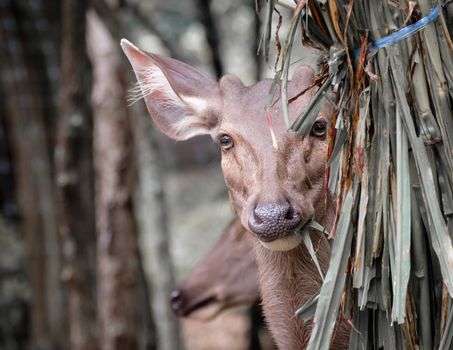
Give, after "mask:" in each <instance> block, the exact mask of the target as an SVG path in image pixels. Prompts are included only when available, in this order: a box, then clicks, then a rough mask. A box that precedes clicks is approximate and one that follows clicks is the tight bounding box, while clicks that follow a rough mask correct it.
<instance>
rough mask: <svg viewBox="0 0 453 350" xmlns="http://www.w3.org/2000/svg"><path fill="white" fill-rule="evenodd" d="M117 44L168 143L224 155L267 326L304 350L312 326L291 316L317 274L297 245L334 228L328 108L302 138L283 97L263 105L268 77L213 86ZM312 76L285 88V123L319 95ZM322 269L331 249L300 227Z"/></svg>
mask: <svg viewBox="0 0 453 350" xmlns="http://www.w3.org/2000/svg"><path fill="white" fill-rule="evenodd" d="M121 46H122V48H123V51H124V52H125V54H126V56H127V58H128V59H129V61H130V63H131V65H132V68H133V70H134V72H135V75H136V77H137V81H138V87H139V91H140V95H141V96H140V97H141V98H143V99H144V101H145V104H146V106H147V109H148V112H149V114H150V116H151V118H152V119H153V120H154V122H155V124H156V125H157V126H158V128H159V129H160V130H161V131H162V132H163V133H164V134H166V135H167V136H169V137H170V138H172V139H174V140H177V141H183V140H187V139H189V138H191V137H195V136H197V135H210V136H211V137H212V139H213V141H214V142H215V143H217V144H218V145H219V147H220V150H221V169H222V172H223V176H224V180H225V183H226V186H227V189H228V194H229V198H230V202H231V205H232V207H233V209H234V211H235V212H236V215H237V217H238V218H239V220H240V222H241V224H242V226H243V227H244V228H245V229H246V230H247V231H248V233H250V236H251V237H252V238H253V250H254V252H255V257H256V262H257V267H258V279H259V287H260V291H261V297H262V307H263V312H264V316H265V319H266V322H267V325H268V328H269V330H270V332H271V334H272V337H273V338H274V341H275V343H276V344H277V347H278V348H279V349H282V350H286V349H288V350H293V349H305V348H306V347H307V346H308V341H309V338H310V334H311V331H312V326H313V325H312V322H311V321H307V322H305V321H304V320H302V319H300V318H298V317H296V316H294V313H295V311H296V310H297V309H298V308H299V307H300V306H301V305H303V304H304V303H305V302H306V301H307V300H308V299H309V298H310V297H311V296H313V295H314V294H315V293H316V292H317V291H318V290H319V289H320V286H321V284H322V278H321V276H320V274H319V272H318V270H317V267H316V266H315V264H314V262H313V261H312V259H311V256H310V254H309V252H308V250H307V248H306V247H305V245H304V244H302V240H303V239H302V236H301V234H300V231H301V230H302V229H303V228H304V226H305V225H306V224H307V223H308V222H309V221H310V220H312V219H313V220H316V221H317V222H320V223H324V226H325V227H326V228H327V230H329V229H331V228H332V226H333V222H334V217H335V205H334V200H335V199H334V198H331V197H330V195H329V194H328V193H327V192H326V189H325V185H324V179H325V169H326V162H327V151H328V138H327V135H328V133H329V130H330V120H331V118H332V115H333V107H332V106H331V105H330V104H329V103H327V102H326V103H325V105H324V106H323V107H322V108H321V110H320V112H319V114H318V116H317V119H316V120H315V122H314V123H313V126H312V128H311V131H310V133H309V135H308V136H306V137H301V135H300V134H298V133H296V132H292V131H288V130H287V127H286V123H285V122H284V118H283V111H282V103H281V93H277V94H276V97H275V98H274V99H275V101H274V102H273V104H272V105H271V106H270V107H269V108H267V109H266V105H267V103H266V101H267V98H268V95H269V91H270V89H271V86H272V81H271V80H269V79H267V80H266V79H265V80H262V81H259V82H258V83H256V84H254V85H252V86H245V85H244V84H243V83H242V82H241V80H240V79H239V78H238V77H236V76H234V75H232V74H227V75H225V76H223V77H222V78H221V79H220V80H219V81H216V80H214V79H211V78H209V77H208V76H207V75H205V74H204V73H202V72H200V71H199V70H197V69H196V68H193V67H191V66H189V65H187V64H185V63H183V62H180V61H178V60H175V59H172V58H169V57H164V56H161V55H157V54H152V53H147V52H145V51H142V50H140V49H139V48H137V47H136V46H135V45H133V44H132V43H130V42H129V41H127V40H125V39H123V40H122V41H121ZM314 80H315V72H314V71H313V70H312V69H311V68H309V67H304V66H302V67H298V68H297V69H296V71H295V72H294V74H293V77H292V79H291V81H289V82H288V86H287V92H288V97H290V98H289V99H288V101H291V103H289V105H288V109H289V112H288V114H289V119H290V122H294V120H295V119H296V118H297V116H298V115H299V114H300V113H301V112H302V111H303V110H304V108H305V107H306V106H307V105H308V104H309V102H310V100H311V99H312V98H313V96H314V94H315V93H316V91H317V87H316V84H314ZM305 229H306V230H307V232H308V234H309V235H310V238H311V239H312V241H313V242H314V245H315V249H316V252H317V259H318V262H319V264H320V266H321V269H322V271H323V273H325V272H326V270H327V267H328V264H329V258H330V246H329V242H328V240H327V238H326V237H325V235H324V234H323V233H320V232H318V231H315V230H312V229H311V228H308V227H306V228H305ZM349 333H350V324H349V323H348V322H347V321H346V320H344V319H342V318H340V319H338V320H337V323H336V327H335V333H334V335H333V338H332V341H331V348H332V349H346V348H348V343H349Z"/></svg>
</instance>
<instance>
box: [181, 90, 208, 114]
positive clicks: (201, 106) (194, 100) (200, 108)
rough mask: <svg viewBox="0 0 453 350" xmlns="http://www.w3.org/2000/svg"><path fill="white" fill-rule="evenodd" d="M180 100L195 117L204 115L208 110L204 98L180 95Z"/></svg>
mask: <svg viewBox="0 0 453 350" xmlns="http://www.w3.org/2000/svg"><path fill="white" fill-rule="evenodd" d="M181 99H182V100H183V101H184V102H185V103H187V105H188V106H189V107H190V108H191V109H192V110H193V111H194V112H195V114H196V115H200V116H201V115H204V114H205V113H206V112H207V110H208V103H207V102H206V100H205V99H204V98H201V97H196V96H184V95H181Z"/></svg>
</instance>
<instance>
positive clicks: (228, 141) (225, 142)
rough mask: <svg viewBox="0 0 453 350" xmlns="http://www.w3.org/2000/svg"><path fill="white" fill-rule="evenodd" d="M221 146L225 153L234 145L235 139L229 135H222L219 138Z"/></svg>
mask: <svg viewBox="0 0 453 350" xmlns="http://www.w3.org/2000/svg"><path fill="white" fill-rule="evenodd" d="M219 144H220V147H222V149H223V150H225V151H226V150H228V149H230V148H231V147H233V145H234V144H233V139H232V138H231V136H229V135H227V134H222V135H220V136H219Z"/></svg>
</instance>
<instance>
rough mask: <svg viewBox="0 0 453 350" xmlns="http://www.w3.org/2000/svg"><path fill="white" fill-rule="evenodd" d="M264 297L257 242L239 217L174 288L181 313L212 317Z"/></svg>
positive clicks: (174, 304)
mask: <svg viewBox="0 0 453 350" xmlns="http://www.w3.org/2000/svg"><path fill="white" fill-rule="evenodd" d="M259 298H260V292H259V286H258V268H257V266H256V259H255V255H254V254H253V243H252V241H251V238H250V237H249V235H247V234H246V231H245V229H244V228H243V227H242V226H241V223H240V222H239V220H238V219H235V220H234V221H232V222H231V223H230V224H229V225H228V227H227V228H226V229H225V231H224V232H223V233H222V235H221V236H220V238H219V240H218V241H217V242H216V244H215V245H214V247H213V248H212V249H211V250H210V251H209V253H208V254H207V255H206V256H205V257H204V258H203V259H202V260H201V261H200V262H199V263H198V264H197V265H196V266H195V267H194V268H193V270H192V271H191V272H190V273H189V275H188V276H187V277H186V278H185V279H184V281H183V282H182V283H181V284H180V285H179V287H178V288H177V289H176V290H174V291H173V293H172V295H171V304H172V308H173V311H174V312H175V314H177V315H178V316H182V317H190V318H195V319H198V320H201V321H208V320H211V319H213V318H214V317H216V316H217V315H218V314H219V313H220V312H222V311H223V310H225V309H227V308H231V307H234V306H239V305H252V304H253V303H255V302H257V301H258V300H259Z"/></svg>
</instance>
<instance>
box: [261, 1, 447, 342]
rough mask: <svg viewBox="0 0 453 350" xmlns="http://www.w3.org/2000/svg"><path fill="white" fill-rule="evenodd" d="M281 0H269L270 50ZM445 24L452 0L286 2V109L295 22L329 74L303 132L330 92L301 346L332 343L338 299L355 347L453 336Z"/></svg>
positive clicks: (280, 75) (304, 117) (282, 75)
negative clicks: (332, 202)
mask: <svg viewBox="0 0 453 350" xmlns="http://www.w3.org/2000/svg"><path fill="white" fill-rule="evenodd" d="M279 3H281V1H277V0H274V1H270V0H269V1H268V8H267V17H266V23H265V27H266V31H265V33H266V34H265V36H264V38H263V46H264V47H265V50H266V52H267V53H268V48H269V46H270V43H269V41H270V37H271V32H272V24H271V20H272V13H273V9H274V6H278V5H279ZM284 5H285V6H286V7H288V6H290V5H291V3H289V4H288V2H287V1H285V2H284ZM452 23H453V2H452V1H444V2H442V1H434V0H418V1H417V2H414V1H406V0H402V1H395V0H385V1H384V0H377V1H360V0H356V1H354V0H318V1H316V0H308V1H307V0H299V1H295V2H294V7H293V14H292V17H291V20H290V30H289V34H288V37H287V39H286V41H285V45H284V47H283V55H282V63H281V66H282V70H281V71H278V72H277V74H276V79H275V80H276V81H278V80H280V79H282V91H281V92H282V100H283V105H284V108H283V111H287V109H286V107H285V105H287V102H288V101H287V96H286V92H285V91H286V90H285V88H286V83H287V80H288V67H289V66H290V64H291V63H292V62H294V61H295V59H297V57H296V58H294V57H291V49H292V48H293V46H294V45H296V44H297V42H296V40H295V38H296V37H297V36H296V35H295V34H296V32H297V28H298V26H299V25H300V30H301V37H302V43H303V45H305V46H310V47H315V48H317V49H319V50H320V53H321V55H323V56H325V57H326V65H327V67H328V74H324V75H320V78H322V80H323V83H322V85H321V88H320V89H319V91H318V93H317V94H316V96H315V97H314V98H313V100H312V102H311V103H310V105H309V106H308V107H307V108H306V110H305V111H304V112H303V113H302V114H301V115H300V116H299V118H298V119H297V120H296V122H295V123H294V124H293V125H292V126H291V127H290V128H291V129H292V130H294V131H297V132H299V133H301V134H302V135H306V134H307V133H308V132H309V130H310V129H311V127H312V125H313V123H314V121H315V119H316V117H317V115H318V113H319V110H320V107H321V103H324V102H325V100H326V99H330V97H329V96H331V94H329V93H328V92H329V91H333V92H335V96H336V97H335V98H336V101H333V102H334V103H336V114H335V117H334V120H333V123H334V132H333V133H332V135H331V137H330V147H329V162H328V166H327V167H328V168H327V169H326V172H327V174H328V175H329V179H328V190H329V192H330V193H331V194H332V195H333V196H335V197H336V198H337V201H338V203H339V206H338V210H337V213H336V221H335V222H336V224H335V226H334V229H333V232H331V233H330V237H332V239H333V243H332V256H331V262H330V265H329V269H328V271H327V274H326V276H325V278H324V283H323V286H322V288H321V290H320V293H319V295H317V296H313V298H312V299H310V301H309V302H308V303H307V304H306V305H303V306H302V305H301V309H300V310H298V312H297V313H298V314H300V315H301V316H302V317H304V319H308V318H311V317H312V318H314V320H313V322H314V328H313V333H312V336H311V340H310V344H309V349H327V348H328V347H329V343H330V338H331V335H332V332H333V330H334V325H335V320H336V318H337V316H338V313H339V312H340V309H341V312H342V313H343V315H344V316H345V317H350V318H351V322H352V331H351V338H350V348H351V349H359V348H360V349H366V348H379V347H383V348H384V349H416V348H421V349H433V348H436V349H449V348H451V347H452V346H453V343H452V338H453V331H452V324H453V307H452V297H453V245H452V237H453V44H452V38H451V35H452V32H453V24H452ZM267 57H268V54H266V58H267ZM276 85H277V84H276V83H275V84H274V85H273V86H276ZM274 90H275V89H274ZM272 94H273V95H274V94H275V91H273V93H272ZM273 95H272V96H273ZM272 100H273V97H270V101H272ZM329 102H332V101H331V100H330V101H329ZM284 114H285V121H287V112H285V113H284ZM314 305H316V311H315V312H314V311H313V310H314Z"/></svg>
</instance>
